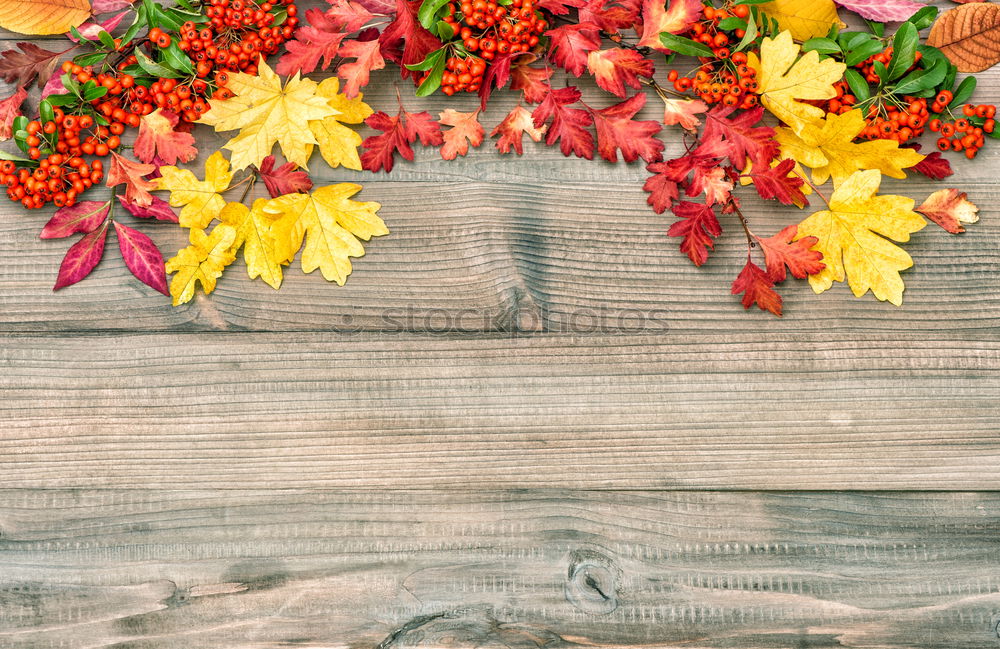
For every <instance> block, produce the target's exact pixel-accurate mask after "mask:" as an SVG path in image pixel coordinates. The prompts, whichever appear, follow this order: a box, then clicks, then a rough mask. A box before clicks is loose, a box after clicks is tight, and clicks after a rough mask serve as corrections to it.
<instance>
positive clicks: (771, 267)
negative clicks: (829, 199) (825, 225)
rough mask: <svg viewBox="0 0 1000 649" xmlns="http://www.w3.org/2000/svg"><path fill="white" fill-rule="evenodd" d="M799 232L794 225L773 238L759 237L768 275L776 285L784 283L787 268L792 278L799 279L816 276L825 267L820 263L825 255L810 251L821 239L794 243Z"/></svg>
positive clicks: (804, 239) (814, 238)
mask: <svg viewBox="0 0 1000 649" xmlns="http://www.w3.org/2000/svg"><path fill="white" fill-rule="evenodd" d="M797 231H798V226H797V225H795V224H794V223H793V224H792V225H789V226H788V227H786V228H785V229H783V230H782V231H781V232H779V233H778V234H776V235H774V236H773V237H767V238H761V237H757V242H758V243H759V244H760V247H761V250H763V251H764V261H765V262H766V264H767V275H768V277H770V278H771V281H772V282H774V283H777V282H781V281H784V279H785V267H786V266H787V267H788V270H789V272H791V273H792V276H793V277H797V278H799V279H803V278H805V277H806V276H807V275H815V274H816V273H818V272H819V271H821V270H823V268H824V267H825V264H824V263H823V262H822V261H820V260H821V259H823V253H821V252H820V251H818V250H810V248H812V247H813V246H815V245H816V244H817V243H819V239H817V238H816V237H802V238H801V239H799V240H798V241H792V239H794V238H795V233H796V232H797Z"/></svg>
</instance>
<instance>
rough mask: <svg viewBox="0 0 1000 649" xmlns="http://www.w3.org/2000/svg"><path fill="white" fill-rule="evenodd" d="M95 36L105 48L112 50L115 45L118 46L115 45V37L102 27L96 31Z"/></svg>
mask: <svg viewBox="0 0 1000 649" xmlns="http://www.w3.org/2000/svg"><path fill="white" fill-rule="evenodd" d="M97 38H99V39H100V41H101V45H103V46H104V47H105V49H108V50H114V49H115V48H116V47H118V46H117V45H115V39H114V38H113V37H112V36H111V34H109V33H108V31H107V30H106V29H102V30H101V31H99V32H97Z"/></svg>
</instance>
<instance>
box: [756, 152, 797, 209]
mask: <svg viewBox="0 0 1000 649" xmlns="http://www.w3.org/2000/svg"><path fill="white" fill-rule="evenodd" d="M794 167H795V161H794V160H791V159H788V158H786V159H785V160H782V161H781V162H780V163H779V164H778V165H777V166H774V167H757V166H756V165H754V167H753V169H752V170H751V172H750V177H751V178H752V179H753V186H754V187H755V188H756V189H757V193H758V194H760V197H761V198H763V199H765V200H767V199H771V198H776V199H778V200H779V201H781V202H782V203H784V204H785V205H799V206H806V205H808V204H809V201H807V200H806V197H805V194H803V193H802V189H801V188H802V186H803V185H805V184H806V183H805V181H804V180H802V179H801V178H799V177H798V176H797V175H796V174H795V173H794V172H792V169H793V168H794ZM789 174H791V175H789Z"/></svg>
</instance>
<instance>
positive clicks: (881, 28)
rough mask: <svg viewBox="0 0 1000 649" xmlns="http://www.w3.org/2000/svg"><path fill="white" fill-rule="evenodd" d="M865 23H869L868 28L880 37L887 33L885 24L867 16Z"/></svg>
mask: <svg viewBox="0 0 1000 649" xmlns="http://www.w3.org/2000/svg"><path fill="white" fill-rule="evenodd" d="M865 24H866V25H868V30H869V31H870V32H871V33H872V34H874V35H875V36H877V37H878V38H882V37H883V36H884V35H885V24H883V23H880V22H876V21H874V20H868V19H867V18H865Z"/></svg>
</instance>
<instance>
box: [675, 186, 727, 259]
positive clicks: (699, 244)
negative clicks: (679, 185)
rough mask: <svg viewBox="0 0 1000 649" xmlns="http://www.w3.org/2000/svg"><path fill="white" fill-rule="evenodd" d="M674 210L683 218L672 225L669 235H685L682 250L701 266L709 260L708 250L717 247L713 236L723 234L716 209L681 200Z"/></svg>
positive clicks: (676, 214)
mask: <svg viewBox="0 0 1000 649" xmlns="http://www.w3.org/2000/svg"><path fill="white" fill-rule="evenodd" d="M672 211H673V213H674V216H676V217H678V218H679V219H681V220H680V221H677V222H676V223H674V224H673V225H671V226H670V229H669V230H667V236H671V237H683V239H681V252H683V253H685V254H687V256H688V257H690V259H691V261H692V262H694V265H695V266H701V265H702V264H704V263H705V262H706V261H708V251H709V250H710V249H713V248H715V243H714V242H713V238H714V237H717V236H719V235H720V234H722V226H721V225H719V219H718V218H717V217H716V216H715V210H713V209H712V208H711V207H709V206H708V205H705V204H704V203H691V202H689V201H681V202H680V203H677V205H674V207H673V208H672Z"/></svg>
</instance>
